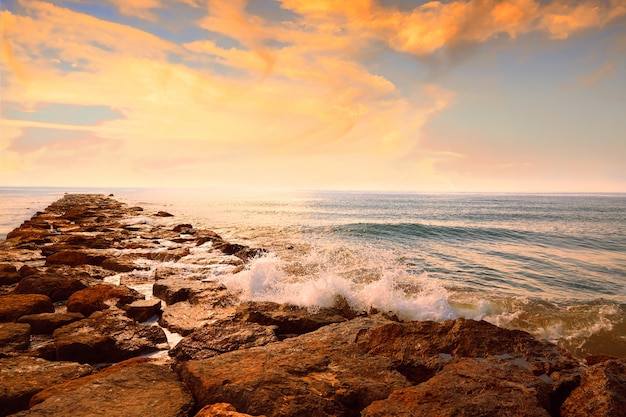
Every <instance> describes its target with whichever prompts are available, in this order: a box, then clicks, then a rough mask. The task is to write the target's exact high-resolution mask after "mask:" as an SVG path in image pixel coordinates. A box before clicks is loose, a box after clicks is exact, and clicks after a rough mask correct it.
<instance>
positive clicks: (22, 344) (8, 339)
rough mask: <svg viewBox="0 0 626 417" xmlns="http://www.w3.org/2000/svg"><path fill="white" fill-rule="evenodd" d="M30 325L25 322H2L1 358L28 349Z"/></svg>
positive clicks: (0, 338) (0, 337)
mask: <svg viewBox="0 0 626 417" xmlns="http://www.w3.org/2000/svg"><path fill="white" fill-rule="evenodd" d="M29 345H30V325H28V324H25V323H0V358H2V357H7V356H16V355H19V354H20V353H23V352H25V351H27V350H28V347H29Z"/></svg>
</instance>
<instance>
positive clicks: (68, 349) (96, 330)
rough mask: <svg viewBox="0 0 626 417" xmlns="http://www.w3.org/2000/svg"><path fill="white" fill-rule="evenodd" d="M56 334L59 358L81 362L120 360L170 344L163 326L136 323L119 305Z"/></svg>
mask: <svg viewBox="0 0 626 417" xmlns="http://www.w3.org/2000/svg"><path fill="white" fill-rule="evenodd" d="M53 337H54V343H55V345H56V356H57V359H58V360H72V361H75V362H80V363H106V362H119V361H122V360H125V359H129V358H132V357H135V356H139V355H143V354H145V353H150V352H155V351H157V350H159V349H160V348H167V337H166V336H165V333H164V332H163V330H162V329H161V328H159V327H158V326H150V325H146V324H141V323H137V322H135V321H134V320H132V319H130V318H128V317H126V316H124V315H123V314H122V312H121V311H120V310H117V309H110V310H105V311H97V312H95V313H93V314H92V315H91V316H89V317H88V318H86V319H84V320H80V321H77V322H74V323H71V324H68V325H66V326H63V327H60V328H58V329H56V330H55V331H54V333H53Z"/></svg>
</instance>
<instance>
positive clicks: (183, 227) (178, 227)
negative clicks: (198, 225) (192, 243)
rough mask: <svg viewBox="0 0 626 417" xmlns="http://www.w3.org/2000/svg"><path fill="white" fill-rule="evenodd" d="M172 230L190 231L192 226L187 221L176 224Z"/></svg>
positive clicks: (178, 231) (179, 231)
mask: <svg viewBox="0 0 626 417" xmlns="http://www.w3.org/2000/svg"><path fill="white" fill-rule="evenodd" d="M172 230H173V231H174V232H176V233H190V232H191V231H193V226H192V225H190V224H189V223H183V224H177V225H176V226H174V228H173V229H172Z"/></svg>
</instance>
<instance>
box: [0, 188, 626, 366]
mask: <svg viewBox="0 0 626 417" xmlns="http://www.w3.org/2000/svg"><path fill="white" fill-rule="evenodd" d="M80 192H85V193H104V194H110V193H112V194H114V196H115V197H116V198H117V199H119V200H120V201H123V202H126V203H128V204H131V205H139V206H142V207H144V208H145V209H147V210H153V211H158V210H165V211H168V212H170V213H172V214H174V215H175V219H176V221H177V222H179V223H191V224H193V225H194V226H195V227H196V228H205V229H211V230H213V231H215V232H217V233H219V234H220V235H222V236H223V237H224V238H225V239H227V240H229V241H231V242H235V243H242V244H246V245H250V246H253V247H262V248H265V249H267V250H268V253H267V254H265V255H264V256H262V257H259V258H255V259H253V260H252V261H251V262H250V263H249V264H248V266H247V267H246V269H244V270H243V271H241V272H238V273H236V274H224V275H220V276H216V277H215V279H217V280H220V281H221V282H223V283H224V284H225V285H226V286H227V287H229V288H230V289H232V290H233V291H237V292H239V293H240V294H241V297H242V298H243V299H246V300H259V301H260V300H267V301H276V302H281V303H282V302H286V303H292V304H296V305H300V306H305V307H307V308H309V309H311V310H315V309H318V308H320V307H328V306H332V305H334V304H335V303H336V302H337V301H338V300H344V301H346V302H348V303H349V304H350V305H351V306H352V307H353V308H355V309H357V310H359V311H364V312H371V311H379V312H384V313H386V314H390V315H394V316H397V317H398V318H399V319H401V320H435V321H442V320H447V319H454V318H457V317H465V318H469V319H475V320H486V321H488V322H490V323H493V324H496V325H498V326H501V327H505V328H510V329H521V330H525V331H527V332H529V333H531V334H532V335H534V336H535V337H537V338H539V339H545V340H549V341H551V342H554V343H557V344H559V345H560V346H562V347H563V348H565V349H566V350H568V351H569V352H571V353H572V354H574V355H575V356H577V357H580V358H584V357H586V356H588V355H611V356H626V194H506V193H503V194H484V193H454V194H440V193H432V194H425V193H383V192H345V191H341V192H339V191H337V192H332V191H296V190H269V189H251V190H241V189H228V188H207V189H137V188H134V189H133V188H100V189H96V188H12V187H0V240H2V239H5V238H6V234H7V233H8V232H10V231H11V230H12V229H14V228H15V227H17V226H19V225H20V224H21V223H22V222H23V221H24V220H25V219H28V218H30V217H31V216H32V215H33V214H34V213H35V212H37V211H39V210H43V209H44V208H45V207H46V206H48V205H49V204H50V203H52V202H53V201H56V200H57V199H59V198H61V197H62V196H63V194H64V193H80Z"/></svg>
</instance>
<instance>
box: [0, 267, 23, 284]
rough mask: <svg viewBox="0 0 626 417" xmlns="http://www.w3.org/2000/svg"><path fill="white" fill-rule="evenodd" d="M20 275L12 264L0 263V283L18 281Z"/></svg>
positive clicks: (20, 277)
mask: <svg viewBox="0 0 626 417" xmlns="http://www.w3.org/2000/svg"><path fill="white" fill-rule="evenodd" d="M21 279H22V276H21V275H20V274H19V273H18V272H17V268H15V266H14V265H13V264H7V263H2V264H0V285H11V284H15V283H17V282H20V280H21Z"/></svg>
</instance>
